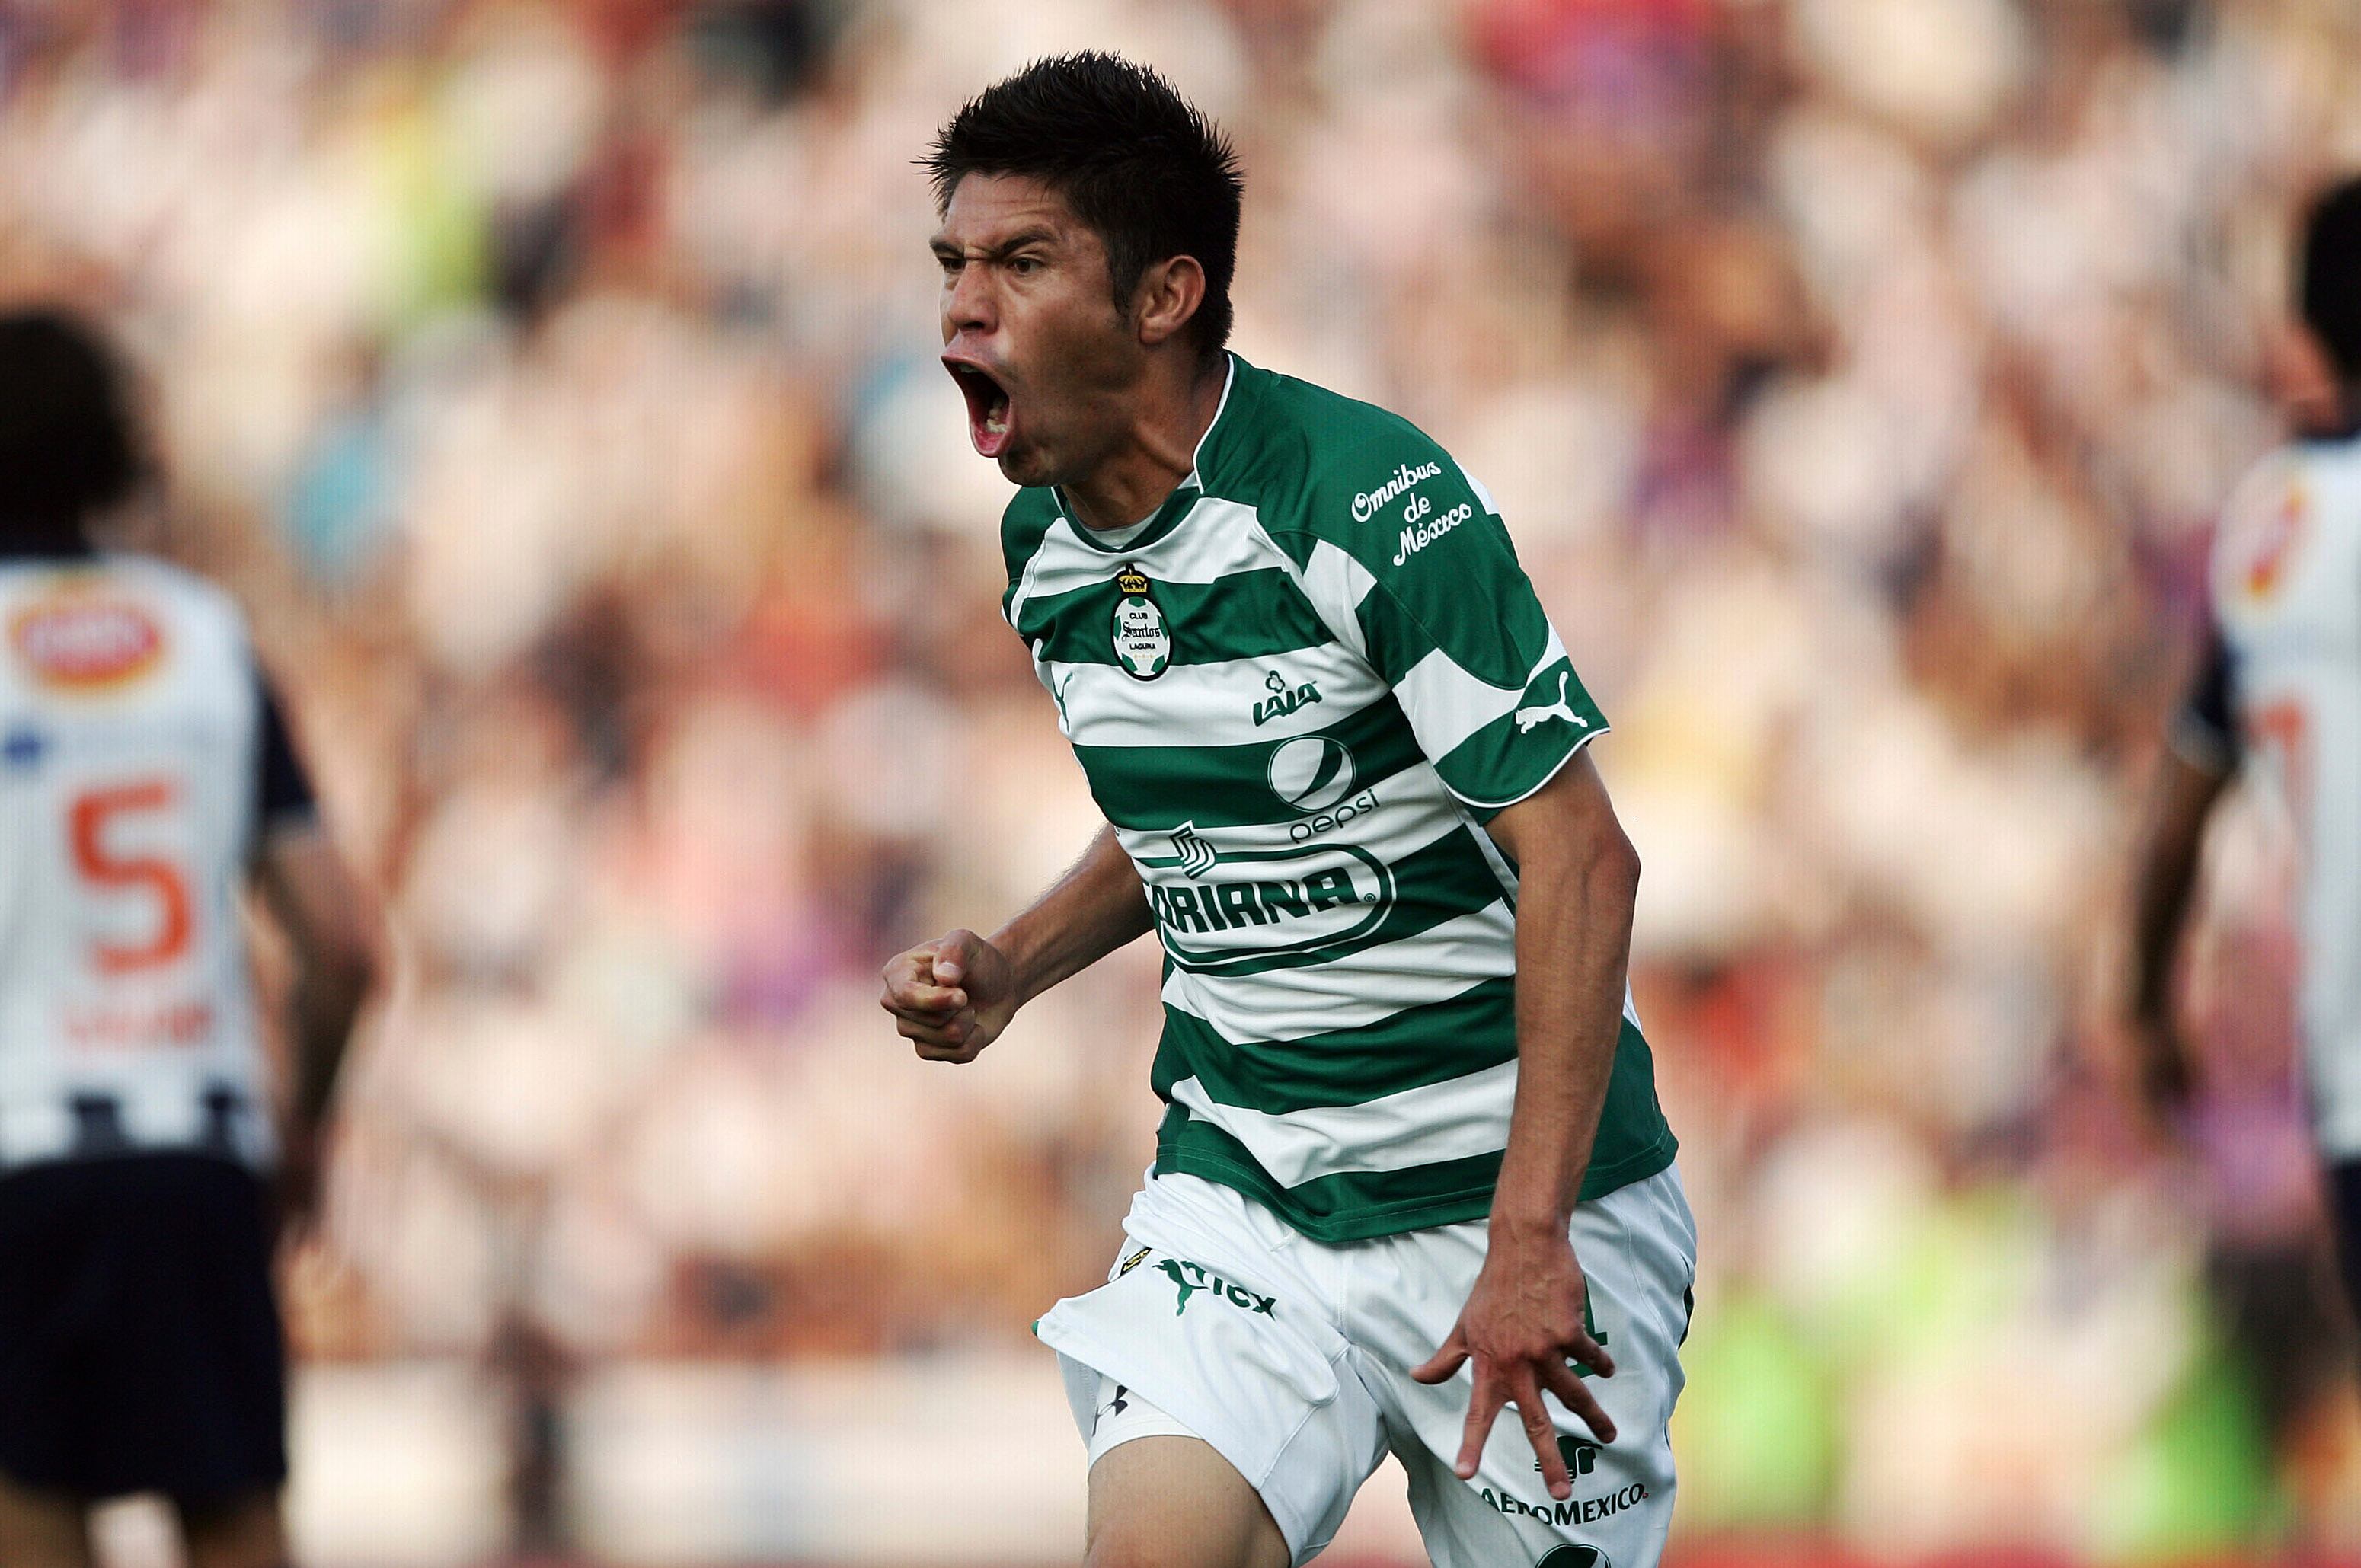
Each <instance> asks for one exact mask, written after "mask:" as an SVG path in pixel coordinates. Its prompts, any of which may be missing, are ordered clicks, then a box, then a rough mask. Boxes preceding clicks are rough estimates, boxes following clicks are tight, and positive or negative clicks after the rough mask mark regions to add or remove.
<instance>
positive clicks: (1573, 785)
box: [1303, 426, 1640, 1498]
mask: <svg viewBox="0 0 2361 1568" xmlns="http://www.w3.org/2000/svg"><path fill="white" fill-rule="evenodd" d="M1312 503H1313V504H1312V515H1313V520H1314V521H1313V524H1312V526H1313V529H1314V530H1315V532H1318V534H1319V535H1320V539H1321V543H1320V545H1318V546H1315V547H1313V548H1312V549H1311V550H1309V551H1308V552H1307V553H1306V554H1305V555H1304V557H1303V565H1304V581H1305V583H1306V584H1307V585H1308V586H1309V587H1310V588H1311V590H1312V592H1313V594H1314V598H1315V602H1318V603H1320V604H1321V608H1322V614H1323V618H1325V619H1327V620H1330V622H1331V624H1332V625H1334V627H1335V628H1336V630H1337V631H1338V634H1339V636H1340V638H1341V639H1342V640H1344V641H1346V642H1347V643H1348V644H1351V645H1356V646H1357V647H1358V648H1359V649H1360V650H1361V652H1363V654H1364V656H1365V657H1366V658H1367V660H1368V662H1369V664H1370V666H1371V667H1372V668H1373V669H1374V670H1376V671H1377V672H1378V674H1379V675H1380V676H1381V677H1383V678H1384V680H1385V681H1386V684H1387V685H1388V686H1389V688H1390V689H1391V690H1392V692H1393V695H1394V699H1395V701H1396V702H1398V703H1399V704H1400V707H1401V710H1402V715H1403V717H1404V718H1406V719H1408V721H1409V723H1410V726H1411V730H1412V731H1413V732H1414V733H1415V734H1416V736H1417V738H1418V742H1419V748H1420V750H1421V751H1423V752H1424V753H1425V755H1426V757H1427V760H1428V761H1429V762H1431V763H1432V764H1433V767H1434V771H1435V773H1436V776H1437V777H1439V778H1440V779H1441V780H1442V782H1443V784H1444V787H1445V788H1447V789H1449V790H1450V791H1451V792H1452V794H1453V795H1456V796H1457V797H1458V799H1459V800H1460V802H1461V803H1462V804H1463V805H1464V806H1466V809H1467V812H1468V815H1469V816H1470V817H1473V818H1475V819H1476V820H1477V822H1480V823H1483V824H1485V826H1486V827H1487V828H1488V829H1489V831H1490V833H1491V836H1492V839H1493V840H1494V842H1495V843H1497V844H1498V845H1499V848H1500V850H1502V851H1503V852H1504V853H1506V854H1507V855H1508V857H1509V858H1510V860H1511V861H1514V862H1515V863H1516V866H1517V872H1518V878H1519V886H1518V894H1517V903H1516V907H1517V917H1516V918H1517V927H1516V943H1517V953H1516V967H1517V1058H1518V1061H1517V1091H1516V1102H1515V1105H1514V1107H1513V1109H1512V1111H1511V1113H1510V1125H1509V1143H1508V1149H1507V1152H1506V1154H1505V1155H1504V1156H1503V1158H1502V1161H1501V1167H1500V1174H1499V1182H1498V1185H1497V1189H1496V1192H1495V1196H1494V1200H1493V1207H1492V1214H1491V1235H1490V1242H1489V1244H1488V1250H1487V1255H1486V1259H1485V1263H1484V1266H1483V1268H1482V1270H1481V1271H1480V1272H1479V1273H1478V1275H1477V1280H1476V1285H1475V1288H1473V1289H1472V1290H1471V1291H1470V1292H1469V1294H1468V1298H1467V1305H1466V1309H1465V1310H1463V1311H1462V1312H1461V1314H1460V1318H1459V1321H1458V1323H1457V1324H1456V1325H1455V1327H1454V1328H1453V1330H1452V1332H1451V1335H1450V1337H1449V1338H1448V1339H1446V1340H1445V1341H1444V1344H1443V1346H1442V1347H1441V1349H1440V1350H1438V1351H1437V1352H1436V1354H1435V1355H1434V1357H1433V1359H1432V1360H1431V1361H1429V1362H1428V1363H1427V1364H1426V1365H1424V1366H1422V1367H1420V1368H1418V1369H1417V1371H1416V1373H1415V1374H1414V1376H1418V1377H1419V1378H1420V1379H1421V1380H1422V1381H1425V1382H1429V1383H1440V1382H1443V1381H1444V1380H1445V1379H1447V1378H1449V1377H1452V1376H1455V1375H1456V1373H1457V1372H1458V1369H1459V1368H1460V1366H1461V1365H1465V1364H1467V1363H1470V1362H1472V1363H1473V1364H1474V1389H1473V1394H1472V1397H1471V1398H1470V1399H1469V1402H1468V1409H1467V1421H1466V1431H1465V1435H1464V1439H1463V1443H1462V1448H1461V1451H1460V1454H1459V1459H1458V1464H1457V1469H1458V1472H1459V1474H1460V1475H1461V1476H1463V1477H1472V1476H1474V1475H1475V1474H1476V1467H1477V1457H1478V1455H1479V1454H1480V1453H1481V1452H1482V1449H1483V1446H1484V1442H1485V1439H1486V1438H1487V1437H1488V1435H1489V1433H1490V1431H1491V1430H1492V1425H1493V1422H1494V1421H1495V1420H1497V1419H1498V1418H1499V1414H1500V1411H1501V1409H1502V1407H1503V1406H1504V1405H1508V1404H1514V1405H1515V1406H1516V1407H1517V1409H1518V1412H1519V1414H1520V1416H1521V1420H1522V1422H1523V1425H1524V1428H1525V1432H1526V1435H1527V1437H1528V1438H1529V1439H1530V1440H1531V1442H1532V1446H1533V1453H1534V1454H1535V1455H1536V1456H1537V1457H1538V1458H1539V1459H1540V1461H1541V1469H1542V1475H1543V1477H1544V1478H1545V1479H1546V1480H1547V1482H1548V1484H1549V1487H1550V1493H1551V1495H1552V1496H1553V1497H1560V1498H1563V1497H1570V1496H1571V1495H1572V1491H1573V1484H1572V1478H1571V1477H1570V1476H1568V1475H1567V1474H1566V1468H1565V1459H1564V1457H1563V1455H1562V1454H1561V1453H1559V1450H1558V1446H1557V1433H1556V1430H1555V1427H1554V1423H1553V1422H1552V1420H1551V1419H1550V1414H1549V1411H1548V1409H1546V1408H1545V1404H1544V1401H1543V1393H1544V1391H1546V1392H1548V1393H1554V1394H1555V1395H1556V1396H1557V1397H1558V1398H1560V1399H1561V1400H1563V1401H1564V1402H1565V1405H1566V1407H1567V1408H1568V1409H1571V1410H1573V1411H1574V1412H1575V1413H1576V1415H1578V1416H1580V1417H1581V1418H1582V1419H1583V1420H1585V1421H1586V1422H1587V1423H1588V1425H1589V1427H1590V1429H1591V1430H1592V1431H1594V1432H1595V1433H1597V1434H1598V1438H1599V1439H1600V1441H1602V1442H1608V1441H1612V1439H1613V1438H1614V1436H1615V1426H1614V1423H1613V1422H1612V1421H1610V1420H1609V1419H1608V1417H1607V1413H1606V1411H1605V1410H1604V1409H1601V1408H1600V1406H1599V1403H1598V1399H1597V1398H1595V1397H1594V1396H1593V1395H1592V1394H1591V1393H1590V1391H1589V1390H1588V1389H1587V1387H1584V1385H1583V1381H1582V1379H1581V1378H1580V1377H1578V1376H1576V1374H1575V1371H1574V1368H1573V1366H1572V1365H1569V1362H1568V1357H1570V1356H1571V1357H1573V1358H1575V1360H1576V1361H1579V1362H1580V1363H1581V1364H1582V1365H1584V1366H1587V1367H1588V1368H1590V1369H1591V1370H1592V1371H1594V1372H1596V1373H1598V1375H1600V1376H1608V1375H1610V1374H1611V1373H1612V1372H1613V1370H1614V1363H1613V1362H1612V1361H1611V1360H1610V1359H1609V1356H1608V1354H1607V1353H1606V1351H1605V1350H1604V1349H1602V1348H1601V1347H1600V1346H1599V1345H1598V1343H1597V1341H1596V1340H1594V1339H1593V1338H1592V1336H1591V1335H1590V1333H1589V1332H1587V1330H1586V1329H1585V1327H1584V1312H1583V1306H1584V1300H1585V1296H1586V1287H1585V1284H1584V1280H1583V1276H1582V1266H1581V1265H1580V1263H1579V1262H1577V1261H1576V1257H1575V1253H1574V1244H1573V1241H1572V1240H1571V1237H1570V1234H1569V1227H1570V1225H1571V1223H1572V1219H1573V1213H1574V1204H1575V1201H1576V1196H1577V1194H1578V1193H1579V1192H1580V1190H1581V1187H1582V1177H1583V1172H1584V1169H1585V1168H1587V1165H1588V1164H1589V1160H1590V1148H1591V1142H1592V1139H1593V1138H1594V1136H1595V1135H1596V1134H1597V1132H1598V1118H1599V1113H1600V1110H1601V1107H1602V1106H1603V1105H1604V1103H1605V1101H1606V1094H1607V1083H1608V1079H1609V1075H1610V1072H1611V1070H1612V1069H1613V1066H1614V1060H1615V1047H1616V1042H1617V1039H1618V1037H1619V1036H1620V1032H1621V1028H1622V1012H1623V995H1624V984H1623V971H1624V963H1625V959H1626V957H1627V954H1628V950H1629V948H1630V943H1631V905H1632V898H1633V895H1634V894H1635V892H1636V890H1637V887H1638V883H1639V875H1640V863H1639V858H1638V856H1637V855H1636V854H1635V853H1634V852H1633V850H1632V849H1631V840H1630V839H1627V838H1625V837H1624V834H1623V830H1622V828H1621V827H1620V825H1618V823H1617V822H1616V820H1615V813H1614V811H1613V810H1612V808H1611V807H1610V806H1609V804H1608V800H1607V791H1606V787H1605V786H1604V785H1603V784H1601V783H1600V782H1599V778H1598V772H1597V770H1596V769H1594V768H1593V767H1592V766H1591V764H1590V761H1589V759H1588V758H1587V757H1586V756H1584V755H1583V754H1582V752H1583V750H1584V748H1585V747H1587V745H1588V744H1589V742H1590V741H1591V740H1595V739H1597V738H1598V736H1599V735H1602V734H1604V733H1605V732H1606V729H1607V720H1606V718H1605V717H1604V716H1603V715H1602V714H1601V713H1600V712H1599V710H1598V705H1597V704H1596V703H1594V702H1592V700H1591V698H1590V696H1589V694H1588V692H1587V691H1586V690H1584V688H1583V685H1582V681H1581V678H1580V676H1579V675H1577V674H1576V672H1575V669H1574V665H1573V663H1572V661H1571V660H1570V659H1569V658H1568V657H1567V654H1566V650H1565V642H1564V641H1562V640H1561V639H1560V638H1559V636H1558V635H1557V633H1556V631H1555V630H1554V629H1553V628H1552V627H1551V625H1550V621H1549V617H1548V615H1547V613H1546V612H1545V611H1544V610H1543V608H1542V604H1541V599H1540V598H1539V596H1538V595H1536V594H1535V593H1534V591H1533V586H1532V580H1531V579H1530V578H1529V577H1528V576H1526V574H1525V571H1524V568H1523V567H1522V565H1521V564H1520V563H1519V562H1518V560H1517V553H1516V547H1515V544H1514V543H1513V542H1512V541H1511V540H1510V537H1509V532H1508V529H1507V526H1506V525H1505V524H1504V523H1503V521H1501V519H1500V516H1499V510H1498V509H1497V508H1496V507H1495V505H1494V504H1493V501H1492V498H1491V497H1490V495H1489V494H1488V493H1487V492H1486V491H1485V490H1484V488H1482V487H1481V486H1480V485H1477V483H1476V482H1475V481H1474V480H1472V479H1471V478H1469V477H1468V476H1467V475H1466V473H1465V472H1464V471H1462V470H1461V469H1460V467H1459V466H1458V465H1457V464H1456V463H1455V462H1454V461H1453V460H1452V459H1451V457H1450V455H1449V454H1447V453H1445V452H1444V450H1443V449H1442V448H1441V447H1439V446H1437V445H1435V444H1433V442H1431V441H1428V440H1427V439H1426V438H1425V437H1424V436H1422V435H1421V434H1419V433H1417V432H1416V431H1414V430H1411V429H1410V428H1409V427H1407V426H1396V427H1393V428H1391V429H1389V430H1381V431H1379V432H1378V433H1375V434H1374V435H1373V437H1372V438H1371V440H1370V441H1369V442H1368V443H1367V444H1366V445H1365V446H1363V447H1362V448H1361V449H1359V450H1358V451H1356V452H1355V453H1351V454H1348V455H1345V457H1344V459H1343V460H1342V461H1341V462H1339V463H1338V464H1337V465H1335V466H1334V471H1333V474H1332V477H1331V478H1330V480H1329V482H1328V483H1327V484H1326V485H1325V486H1324V487H1323V488H1322V489H1321V490H1320V491H1318V492H1315V494H1314V496H1313V498H1312Z"/></svg>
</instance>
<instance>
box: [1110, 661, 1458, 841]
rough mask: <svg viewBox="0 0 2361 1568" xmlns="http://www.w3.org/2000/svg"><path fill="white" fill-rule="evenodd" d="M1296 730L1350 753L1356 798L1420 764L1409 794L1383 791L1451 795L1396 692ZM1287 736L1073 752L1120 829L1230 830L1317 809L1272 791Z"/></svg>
mask: <svg viewBox="0 0 2361 1568" xmlns="http://www.w3.org/2000/svg"><path fill="white" fill-rule="evenodd" d="M1327 707H1328V705H1327V704H1326V703H1325V702H1323V703H1322V704H1321V705H1320V708H1321V710H1323V711H1324V710H1325V709H1326V708H1327ZM1296 733H1297V734H1299V735H1310V736H1319V737H1324V738H1326V739H1328V740H1334V741H1336V742H1337V743H1338V744H1340V745H1342V746H1344V747H1345V749H1346V750H1347V751H1349V752H1350V753H1351V754H1352V757H1353V763H1354V781H1353V788H1352V790H1351V791H1349V792H1348V794H1350V795H1357V794H1359V793H1361V792H1362V791H1363V790H1367V789H1369V788H1372V787H1374V786H1376V785H1379V784H1385V783H1386V782H1387V781H1388V780H1391V779H1396V778H1399V777H1400V775H1401V774H1403V773H1406V772H1410V771H1413V770H1414V771H1416V772H1418V773H1423V774H1424V775H1425V778H1424V779H1423V780H1421V781H1415V782H1413V781H1408V780H1405V781H1403V784H1404V789H1405V790H1406V791H1407V792H1408V793H1407V795H1405V796H1400V797H1398V796H1397V795H1396V794H1395V792H1393V791H1388V792H1386V794H1385V795H1384V796H1383V797H1382V798H1384V799H1386V800H1387V801H1389V802H1392V803H1395V804H1400V805H1410V804H1412V802H1413V800H1414V799H1417V798H1425V799H1442V798H1447V797H1445V796H1444V790H1443V785H1442V782H1441V781H1440V780H1439V779H1436V778H1435V777H1434V773H1433V769H1432V768H1430V767H1429V766H1428V765H1427V762H1426V753H1425V752H1423V751H1420V750H1419V748H1418V737H1417V736H1416V735H1415V734H1413V733H1412V732H1411V728H1410V726H1409V725H1408V724H1407V723H1405V722H1404V721H1403V719H1402V715H1401V709H1400V707H1396V706H1395V703H1394V699H1393V697H1392V696H1391V695H1390V694H1389V695H1387V696H1380V697H1378V699H1377V700H1376V701H1374V702H1370V703H1368V704H1367V705H1365V706H1364V707H1360V708H1358V709H1356V710H1354V711H1352V712H1349V713H1345V714H1344V715H1342V716H1341V717H1332V718H1331V719H1330V721H1329V722H1328V723H1326V724H1324V725H1323V726H1321V727H1320V728H1318V729H1299V730H1297V731H1296ZM1286 739H1288V737H1287V736H1285V735H1272V736H1268V737H1266V738H1264V739H1262V740H1251V741H1247V742H1246V743H1244V744H1242V745H1235V746H1170V745H1167V746H1093V745H1083V744H1077V745H1076V746H1075V747H1074V757H1075V760H1076V761H1078V762H1081V763H1082V773H1083V774H1084V776H1085V777H1087V778H1088V779H1089V780H1090V783H1091V794H1092V795H1093V796H1095V797H1096V798H1097V800H1098V803H1099V809H1100V810H1102V811H1104V812H1105V813H1106V817H1107V820H1108V821H1109V822H1112V823H1114V824H1115V827H1117V828H1136V829H1138V830H1141V831H1144V832H1147V831H1155V830H1158V829H1164V830H1168V831H1169V830H1170V829H1171V828H1177V827H1179V826H1180V824H1181V823H1183V822H1193V823H1195V824H1196V825H1197V826H1198V827H1199V828H1226V827H1233V826H1240V825H1245V824H1251V823H1266V822H1282V821H1294V820H1299V819H1301V818H1304V817H1312V816H1314V815H1316V813H1313V812H1308V811H1298V810H1296V809H1294V808H1293V807H1290V806H1289V805H1288V804H1287V803H1286V802H1285V801H1283V800H1281V799H1280V798H1279V796H1278V795H1276V794H1274V793H1273V792H1272V789H1271V783H1270V768H1271V757H1272V753H1273V752H1274V751H1277V750H1278V743H1279V741H1280V740H1286Z"/></svg>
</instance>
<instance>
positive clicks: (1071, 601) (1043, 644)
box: [1016, 562, 1334, 664]
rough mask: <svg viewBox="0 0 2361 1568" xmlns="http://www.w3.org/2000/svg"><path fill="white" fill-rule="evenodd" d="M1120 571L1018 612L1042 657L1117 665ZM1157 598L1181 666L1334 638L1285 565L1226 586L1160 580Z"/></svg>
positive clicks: (1112, 566) (1019, 623)
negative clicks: (1116, 612)
mask: <svg viewBox="0 0 2361 1568" xmlns="http://www.w3.org/2000/svg"><path fill="white" fill-rule="evenodd" d="M1120 569H1121V564H1120V563H1117V562H1110V563H1109V564H1108V565H1107V566H1106V568H1105V571H1104V574H1103V576H1101V578H1100V580H1099V581H1097V582H1095V583H1092V584H1089V585H1087V586H1086V587H1079V588H1076V589H1074V590H1073V591H1072V592H1071V593H1066V594H1060V595H1058V596H1056V597H1055V598H1043V597H1039V596H1036V597H1034V598H1029V599H1027V601H1026V602H1025V604H1024V605H1023V607H1022V608H1021V609H1018V611H1017V614H1016V634H1017V635H1018V636H1019V637H1022V638H1024V639H1025V640H1026V641H1027V642H1028V643H1030V644H1032V647H1033V652H1034V655H1035V657H1037V658H1040V659H1046V660H1048V661H1049V662H1051V663H1064V664H1113V663H1115V605H1116V603H1117V602H1118V601H1119V600H1120V599H1121V598H1123V594H1122V591H1121V590H1120V589H1118V588H1117V587H1115V576H1116V574H1117V573H1118V571H1119V570H1120ZM1151 597H1152V598H1153V599H1154V601H1155V604H1156V608H1157V609H1158V610H1159V611H1160V612H1161V613H1162V614H1163V617H1164V621H1165V626H1166V628H1167V629H1168V630H1170V632H1171V634H1172V663H1175V664H1195V663H1208V662H1211V661H1214V660H1226V659H1276V658H1278V657H1279V656H1280V655H1282V654H1286V653H1292V652H1296V651H1298V650H1299V649H1303V648H1314V647H1317V646H1319V645H1320V644H1321V643H1323V642H1327V641H1333V640H1334V639H1333V638H1332V637H1331V635H1330V632H1329V630H1328V628H1327V626H1326V625H1325V624H1324V623H1323V622H1322V620H1321V619H1320V617H1319V616H1318V615H1317V614H1316V613H1314V611H1313V610H1312V601H1311V600H1310V599H1308V598H1304V596H1303V590H1302V589H1301V588H1299V587H1296V585H1295V579H1294V578H1293V577H1291V576H1289V575H1288V574H1287V573H1285V572H1282V571H1280V570H1279V569H1278V568H1277V567H1271V568H1268V569H1265V570H1260V571H1249V572H1241V573H1239V574H1238V575H1237V576H1234V577H1228V578H1225V579H1224V580H1223V581H1222V582H1220V583H1158V584H1156V586H1155V587H1154V589H1153V590H1152V593H1151Z"/></svg>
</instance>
